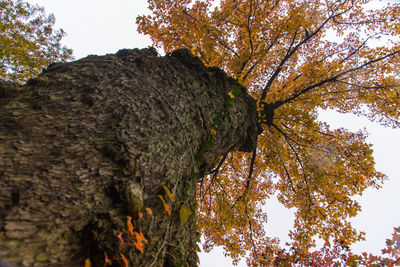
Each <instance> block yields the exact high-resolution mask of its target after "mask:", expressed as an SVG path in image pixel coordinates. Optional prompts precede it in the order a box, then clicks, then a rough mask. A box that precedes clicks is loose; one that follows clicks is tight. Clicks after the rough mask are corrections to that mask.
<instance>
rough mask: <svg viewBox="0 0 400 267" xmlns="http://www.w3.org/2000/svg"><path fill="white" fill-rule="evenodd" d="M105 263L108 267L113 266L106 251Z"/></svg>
mask: <svg viewBox="0 0 400 267" xmlns="http://www.w3.org/2000/svg"><path fill="white" fill-rule="evenodd" d="M104 261H105V263H106V265H111V261H110V259H109V258H108V256H107V253H106V252H105V251H104Z"/></svg>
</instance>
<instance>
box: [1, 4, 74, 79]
mask: <svg viewBox="0 0 400 267" xmlns="http://www.w3.org/2000/svg"><path fill="white" fill-rule="evenodd" d="M54 23H55V18H54V16H53V15H52V14H50V15H48V16H47V15H46V14H45V11H44V9H43V8H42V7H39V6H37V5H31V4H29V3H25V2H23V1H21V0H1V1H0V64H1V66H0V78H1V79H5V80H9V81H13V82H23V81H25V80H27V79H28V78H30V77H32V76H34V75H37V74H39V72H40V71H41V70H42V68H44V67H46V66H47V65H49V64H50V63H54V62H59V61H61V62H64V61H66V60H68V59H72V50H71V49H68V48H66V47H65V46H62V44H61V39H62V37H63V36H65V32H64V31H63V30H62V29H61V30H54V29H53V26H54Z"/></svg>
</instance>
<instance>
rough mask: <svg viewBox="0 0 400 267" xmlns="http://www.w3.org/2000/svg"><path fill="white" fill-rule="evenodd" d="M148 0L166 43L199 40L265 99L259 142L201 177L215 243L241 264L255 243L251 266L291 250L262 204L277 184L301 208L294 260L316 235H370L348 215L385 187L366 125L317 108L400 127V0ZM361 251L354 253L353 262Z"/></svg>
mask: <svg viewBox="0 0 400 267" xmlns="http://www.w3.org/2000/svg"><path fill="white" fill-rule="evenodd" d="M148 2H149V8H150V10H151V12H152V14H150V15H144V16H139V17H138V18H137V23H138V29H139V31H140V32H141V33H144V34H148V35H150V37H151V38H152V41H153V43H154V45H155V46H158V47H163V48H164V50H165V52H166V53H169V52H172V51H173V50H174V49H177V48H182V47H184V48H188V49H190V50H191V51H192V52H193V53H194V54H196V55H198V56H199V57H200V58H201V60H202V61H203V62H204V63H205V64H206V65H208V66H218V67H221V68H223V69H224V70H225V71H226V72H227V73H229V74H230V75H231V76H233V77H234V78H236V79H237V80H239V81H240V82H241V83H242V84H244V85H245V86H246V87H247V88H248V89H249V92H250V93H251V95H252V96H253V97H254V98H255V99H256V100H257V102H258V111H259V122H260V124H261V125H262V126H263V129H264V131H263V132H262V133H261V134H260V135H259V136H258V146H257V149H256V150H255V151H253V153H250V154H248V153H231V154H229V155H226V156H225V157H223V158H222V159H221V162H220V164H219V165H218V167H217V168H216V169H215V170H214V171H213V172H211V173H210V174H209V175H208V176H207V177H206V178H204V179H203V180H202V182H201V184H199V187H198V202H199V210H198V214H197V220H198V227H199V228H200V229H201V231H202V233H203V236H204V238H205V240H206V243H205V248H206V250H209V249H211V248H212V247H213V246H214V245H222V246H224V248H225V250H226V252H227V253H228V254H229V255H230V256H231V257H232V258H233V260H234V262H237V261H238V259H240V258H241V257H243V256H244V255H245V254H246V253H247V252H250V253H249V257H248V263H249V264H250V263H252V264H261V265H263V264H266V265H268V264H271V263H272V262H274V261H275V263H276V262H277V260H282V259H284V258H285V257H286V258H287V257H288V254H287V252H284V251H283V250H282V249H281V248H280V247H279V242H278V240H277V239H275V238H272V237H268V236H266V235H265V232H264V230H263V223H265V222H266V220H267V215H266V214H265V213H264V212H263V209H262V206H263V204H265V203H266V201H267V199H268V198H269V197H271V196H272V195H273V194H277V195H278V200H279V201H280V202H281V203H282V204H283V205H284V206H285V207H287V208H295V210H296V212H295V216H296V219H295V225H294V228H293V229H292V230H291V231H290V237H291V239H292V240H293V242H292V243H291V245H290V247H291V251H292V252H291V254H290V255H291V256H290V257H292V258H291V261H292V262H295V261H300V260H304V259H306V258H307V255H308V256H310V252H309V249H310V247H312V246H313V245H314V241H313V240H314V239H315V237H318V238H320V239H322V240H324V241H325V242H326V244H329V242H334V243H335V244H336V245H335V246H336V247H335V248H339V247H340V248H341V249H343V248H346V247H347V246H348V245H350V244H352V243H354V242H356V241H359V240H363V239H364V233H363V232H360V231H357V230H356V229H354V228H353V227H352V225H351V224H350V218H351V217H354V216H355V215H356V214H357V213H358V212H359V211H360V205H359V204H358V203H357V201H355V200H354V196H356V195H361V194H362V193H363V191H364V190H365V189H366V188H370V187H373V188H379V187H380V186H381V185H382V183H383V181H384V180H385V179H386V176H385V175H384V174H382V173H380V172H379V171H377V170H376V169H375V166H374V158H373V156H372V149H371V145H370V144H367V143H366V141H365V138H366V133H365V132H362V131H360V132H356V133H353V132H350V131H348V130H346V129H336V130H333V129H330V127H329V125H327V124H326V123H323V122H320V121H318V120H317V115H318V110H320V109H333V110H336V111H338V112H341V113H350V112H351V113H355V114H357V115H360V116H366V117H368V118H370V119H371V120H376V121H379V122H380V123H381V124H383V125H386V126H389V127H399V126H400V117H399V116H400V113H399V108H400V101H399V100H400V97H399V94H400V87H399V63H400V62H399V59H400V57H399V52H400V42H399V38H398V36H399V34H400V4H398V3H397V4H396V3H391V2H390V1H389V2H379V3H378V4H376V3H375V4H376V5H378V6H376V5H375V4H374V2H375V1H368V0H324V1H320V0H299V1H292V0H244V1H237V0H221V1H220V2H219V3H214V1H212V0H205V1H194V2H193V1H191V0H148ZM282 220H285V218H282ZM329 248H330V247H329ZM328 250H329V249H327V246H326V247H325V251H328ZM329 251H332V250H329ZM320 253H322V254H323V253H324V252H323V250H321V251H320ZM322 254H320V255H322ZM284 255H286V256H284ZM332 255H333V254H332ZM335 255H336V256H337V255H339V254H338V253H336V254H335ZM314 256H315V255H314ZM392 256H393V255H392ZM315 257H316V256H315ZM361 258H362V257H358V258H357V257H350V256H349V254H348V253H347V254H346V259H347V260H348V261H351V260H352V261H353V262H354V261H357V260H358V261H360V260H361Z"/></svg>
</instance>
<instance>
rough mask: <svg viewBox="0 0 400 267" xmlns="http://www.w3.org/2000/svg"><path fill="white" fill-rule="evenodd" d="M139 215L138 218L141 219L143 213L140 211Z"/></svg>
mask: <svg viewBox="0 0 400 267" xmlns="http://www.w3.org/2000/svg"><path fill="white" fill-rule="evenodd" d="M138 215H139V219H141V218H142V217H143V213H141V212H140V211H139V212H138Z"/></svg>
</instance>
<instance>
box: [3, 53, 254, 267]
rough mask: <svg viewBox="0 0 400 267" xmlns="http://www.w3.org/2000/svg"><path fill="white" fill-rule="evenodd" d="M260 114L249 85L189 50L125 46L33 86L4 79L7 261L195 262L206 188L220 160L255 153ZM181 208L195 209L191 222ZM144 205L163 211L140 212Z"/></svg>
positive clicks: (55, 69)
mask: <svg viewBox="0 0 400 267" xmlns="http://www.w3.org/2000/svg"><path fill="white" fill-rule="evenodd" d="M237 88H239V89H241V90H242V91H243V93H241V94H240V95H238V96H237V97H235V98H234V99H233V106H232V107H231V108H229V111H228V112H226V111H227V110H228V109H227V107H226V105H227V98H229V96H228V92H229V91H231V90H233V89H237ZM224 111H225V113H226V114H225V116H222V118H223V121H222V123H221V124H220V125H219V126H216V121H218V118H221V114H223V113H224ZM256 114H257V113H256V105H255V101H254V100H253V99H252V98H251V97H250V96H249V95H248V94H247V93H246V92H245V88H243V87H242V86H240V85H239V84H238V83H237V82H236V81H234V80H233V79H231V78H228V77H227V76H226V75H225V73H224V72H223V71H221V70H220V69H217V68H205V67H204V65H203V64H202V63H201V62H200V60H199V59H198V58H195V57H193V56H192V55H191V54H190V52H188V51H187V50H178V51H175V52H174V53H173V54H172V55H167V56H165V57H157V54H156V52H155V50H154V49H144V50H138V49H133V50H120V51H119V52H118V53H116V54H115V55H106V56H88V57H86V58H84V59H81V60H78V61H75V62H71V63H66V64H55V65H51V66H49V67H48V68H47V69H46V70H44V71H43V73H42V74H40V75H39V76H38V77H36V78H34V79H31V80H30V81H29V82H28V83H27V84H26V85H24V86H13V85H12V84H9V83H6V82H2V84H1V85H0V177H1V179H0V228H1V232H0V259H1V260H2V261H4V262H8V263H10V264H11V266H83V262H84V259H85V258H90V259H91V262H92V266H103V265H104V252H107V254H108V256H109V257H110V258H111V257H112V256H113V255H114V254H115V255H116V257H115V258H114V259H113V264H114V265H115V266H118V265H121V264H122V261H121V258H120V254H119V253H120V252H122V253H123V254H124V255H125V256H126V257H127V258H128V260H129V261H130V266H176V265H179V264H182V263H183V264H184V266H186V263H187V264H188V265H189V266H193V265H195V264H196V259H197V255H196V252H195V243H196V224H195V216H194V212H195V192H196V184H197V183H198V182H199V177H201V176H202V175H204V173H206V172H207V171H208V170H210V169H211V168H212V167H214V166H215V164H216V163H217V162H218V159H219V158H220V156H222V155H225V154H226V153H228V152H229V151H233V150H242V151H251V150H252V149H253V147H254V145H255V140H256V135H257V122H256ZM211 128H214V129H216V130H217V134H216V135H215V136H214V138H213V144H212V145H211V146H210V143H209V142H208V143H207V140H209V137H210V130H211ZM206 143H207V144H208V146H207V145H206ZM161 185H165V186H166V187H167V188H169V189H170V190H171V191H172V192H173V193H175V198H176V200H175V201H174V202H172V201H170V200H169V199H168V197H167V196H166V195H165V193H164V189H163V188H162V186H161ZM158 195H163V196H164V198H165V200H166V201H169V203H170V204H171V216H168V215H167V214H166V213H165V211H164V207H163V205H162V202H161V200H160V198H159V197H158ZM182 205H185V206H187V207H190V208H191V210H192V212H191V215H190V217H189V220H188V221H187V222H186V223H182V222H181V221H180V219H179V209H180V207H181V206H182ZM143 207H149V208H151V209H152V211H153V216H149V215H146V213H144V214H145V215H144V216H143V218H141V219H139V218H138V216H137V214H138V211H139V210H141V211H142V212H143V209H142V208H143ZM126 216H132V217H133V219H132V222H133V223H134V227H135V231H141V232H142V233H143V234H144V236H145V237H146V238H147V239H148V244H145V246H144V253H143V254H142V253H140V252H139V251H138V250H137V249H135V248H134V247H132V246H130V247H128V248H126V247H121V244H120V241H119V240H118V238H117V234H118V233H119V232H123V238H124V239H127V238H128V230H127V226H126V220H127V219H126ZM121 249H122V250H121Z"/></svg>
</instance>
